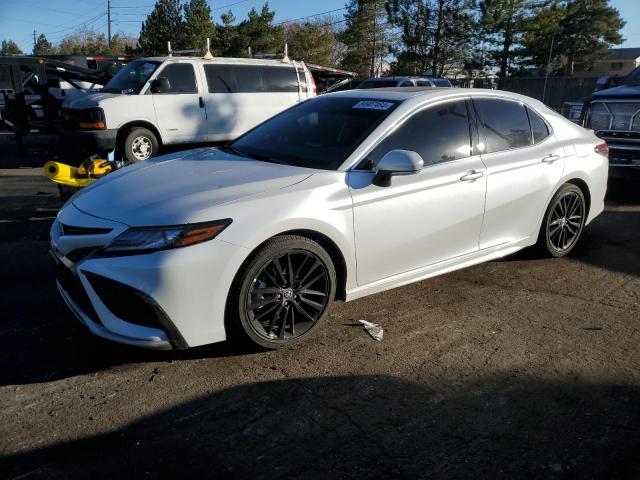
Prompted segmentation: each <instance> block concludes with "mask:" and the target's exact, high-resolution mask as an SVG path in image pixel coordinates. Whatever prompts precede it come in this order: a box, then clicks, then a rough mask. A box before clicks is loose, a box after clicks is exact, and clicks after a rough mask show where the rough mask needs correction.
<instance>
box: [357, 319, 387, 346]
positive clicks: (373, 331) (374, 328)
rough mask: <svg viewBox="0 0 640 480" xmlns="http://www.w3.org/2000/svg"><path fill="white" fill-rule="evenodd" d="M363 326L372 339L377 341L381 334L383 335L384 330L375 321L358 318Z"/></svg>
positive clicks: (379, 339)
mask: <svg viewBox="0 0 640 480" xmlns="http://www.w3.org/2000/svg"><path fill="white" fill-rule="evenodd" d="M358 321H359V322H360V323H361V324H362V325H363V326H364V329H365V330H366V331H367V332H369V335H371V336H372V337H373V339H374V340H377V341H378V342H379V341H381V340H382V336H383V335H384V330H382V327H381V326H380V325H378V324H377V323H371V322H367V321H366V320H358Z"/></svg>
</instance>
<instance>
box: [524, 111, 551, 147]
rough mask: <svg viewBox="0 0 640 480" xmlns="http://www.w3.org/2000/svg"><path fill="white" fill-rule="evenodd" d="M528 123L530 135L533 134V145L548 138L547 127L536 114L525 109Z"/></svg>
mask: <svg viewBox="0 0 640 480" xmlns="http://www.w3.org/2000/svg"><path fill="white" fill-rule="evenodd" d="M527 114H528V115H529V123H531V133H533V143H540V142H541V141H542V140H544V139H545V138H547V137H548V136H549V127H547V124H546V123H545V121H544V120H543V119H542V118H541V117H540V115H538V114H537V113H536V112H534V111H533V110H531V109H530V108H528V107H527Z"/></svg>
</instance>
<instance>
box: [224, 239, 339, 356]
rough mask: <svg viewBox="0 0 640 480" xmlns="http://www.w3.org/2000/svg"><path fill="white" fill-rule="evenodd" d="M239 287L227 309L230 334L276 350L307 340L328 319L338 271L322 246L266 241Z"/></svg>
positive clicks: (242, 274)
mask: <svg viewBox="0 0 640 480" xmlns="http://www.w3.org/2000/svg"><path fill="white" fill-rule="evenodd" d="M235 283H236V285H235V288H234V289H233V290H232V292H231V297H230V308H229V310H228V311H229V314H230V316H229V318H228V327H229V329H230V330H231V331H230V334H231V336H235V337H236V338H237V337H239V336H240V337H244V338H245V339H248V340H250V341H251V342H253V343H254V344H257V345H259V346H262V347H265V348H270V349H275V348H281V347H284V346H288V345H291V344H294V343H297V342H299V341H301V340H302V339H304V338H307V337H308V336H309V335H310V334H311V333H312V332H313V331H314V330H315V329H316V328H317V327H318V325H319V324H320V323H321V322H322V320H323V319H324V318H325V317H326V315H327V312H328V310H329V307H330V306H331V304H332V302H333V298H334V297H335V292H336V271H335V267H334V265H333V262H332V260H331V257H330V256H329V254H328V253H327V252H326V250H324V248H322V247H321V246H320V245H319V244H318V243H316V242H314V241H313V240H311V239H309V238H306V237H299V236H294V235H286V236H280V237H275V238H273V239H271V240H269V241H268V242H267V243H265V244H264V246H263V247H262V248H260V250H259V251H258V252H257V253H256V254H255V255H254V256H253V257H252V258H251V260H250V261H249V262H248V264H247V265H246V266H245V268H244V269H243V270H242V271H241V272H240V273H239V275H238V278H237V280H236V282H235Z"/></svg>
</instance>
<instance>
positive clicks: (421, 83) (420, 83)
mask: <svg viewBox="0 0 640 480" xmlns="http://www.w3.org/2000/svg"><path fill="white" fill-rule="evenodd" d="M416 85H417V86H419V87H430V86H431V85H430V84H429V82H427V81H426V80H418V81H417V82H416Z"/></svg>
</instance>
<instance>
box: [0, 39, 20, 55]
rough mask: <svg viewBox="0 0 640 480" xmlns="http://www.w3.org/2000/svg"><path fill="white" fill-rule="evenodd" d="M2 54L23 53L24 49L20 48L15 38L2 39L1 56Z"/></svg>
mask: <svg viewBox="0 0 640 480" xmlns="http://www.w3.org/2000/svg"><path fill="white" fill-rule="evenodd" d="M2 55H22V50H20V47H18V44H17V43H16V42H14V41H13V40H2V47H0V56H2Z"/></svg>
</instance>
